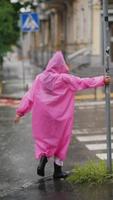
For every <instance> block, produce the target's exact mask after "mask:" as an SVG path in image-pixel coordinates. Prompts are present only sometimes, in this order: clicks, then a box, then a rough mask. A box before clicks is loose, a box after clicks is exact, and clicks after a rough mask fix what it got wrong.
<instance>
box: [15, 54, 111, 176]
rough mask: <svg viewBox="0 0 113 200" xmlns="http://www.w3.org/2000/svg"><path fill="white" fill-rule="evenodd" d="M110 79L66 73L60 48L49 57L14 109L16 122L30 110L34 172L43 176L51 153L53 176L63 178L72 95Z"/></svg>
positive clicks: (70, 129)
mask: <svg viewBox="0 0 113 200" xmlns="http://www.w3.org/2000/svg"><path fill="white" fill-rule="evenodd" d="M109 82H110V78H109V77H104V76H98V77H93V78H80V77H77V76H74V75H71V74H70V73H69V68H68V66H67V64H66V62H65V60H64V57H63V54H62V52H61V51H57V52H56V53H55V54H54V55H53V57H52V58H51V59H50V61H49V63H48V65H47V67H46V69H45V70H44V71H43V72H42V73H41V74H39V75H38V76H37V77H36V79H35V81H34V82H33V85H32V87H31V89H30V90H29V91H28V92H27V93H26V94H25V96H24V97H23V98H22V100H21V103H20V106H19V108H18V109H17V110H16V117H15V122H16V123H17V122H19V120H20V118H21V117H22V116H24V115H25V114H26V113H28V112H29V111H31V109H32V131H33V139H34V143H35V157H36V159H40V162H39V165H38V168H37V174H38V175H40V176H44V175H45V173H44V169H45V165H46V163H47V161H48V158H50V157H52V156H54V174H53V177H54V178H65V177H66V176H67V173H65V172H63V171H62V166H63V161H64V160H65V158H66V154H67V150H68V146H69V143H70V139H71V135H72V127H73V120H74V104H75V94H76V93H77V92H78V91H80V90H84V89H88V88H96V87H102V86H104V85H105V84H109Z"/></svg>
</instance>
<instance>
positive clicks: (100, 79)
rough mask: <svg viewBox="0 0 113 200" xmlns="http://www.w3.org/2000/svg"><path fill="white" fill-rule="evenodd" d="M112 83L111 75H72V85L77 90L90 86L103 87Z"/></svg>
mask: <svg viewBox="0 0 113 200" xmlns="http://www.w3.org/2000/svg"><path fill="white" fill-rule="evenodd" d="M109 83H110V77H104V76H96V77H92V78H80V77H76V76H73V75H72V76H71V86H72V88H73V89H74V90H75V91H80V90H84V89H89V88H96V87H102V86H104V85H107V84H109Z"/></svg>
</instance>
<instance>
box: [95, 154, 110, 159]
mask: <svg viewBox="0 0 113 200" xmlns="http://www.w3.org/2000/svg"><path fill="white" fill-rule="evenodd" d="M96 156H97V157H98V158H100V159H101V160H107V153H98V154H96ZM112 159H113V153H112Z"/></svg>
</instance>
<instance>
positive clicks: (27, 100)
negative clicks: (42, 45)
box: [14, 78, 37, 123]
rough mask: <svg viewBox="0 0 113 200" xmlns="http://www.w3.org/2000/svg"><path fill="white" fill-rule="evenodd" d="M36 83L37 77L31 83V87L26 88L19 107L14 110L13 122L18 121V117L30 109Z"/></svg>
mask: <svg viewBox="0 0 113 200" xmlns="http://www.w3.org/2000/svg"><path fill="white" fill-rule="evenodd" d="M36 85H37V78H36V79H35V81H34V82H33V84H32V87H31V88H30V89H29V90H28V92H27V93H26V94H25V95H24V96H23V98H22V100H21V102H20V105H19V107H18V108H17V110H16V116H15V120H14V121H15V123H17V122H19V120H20V117H22V116H24V115H25V114H27V113H28V112H30V111H31V109H32V105H33V101H34V93H35V88H36Z"/></svg>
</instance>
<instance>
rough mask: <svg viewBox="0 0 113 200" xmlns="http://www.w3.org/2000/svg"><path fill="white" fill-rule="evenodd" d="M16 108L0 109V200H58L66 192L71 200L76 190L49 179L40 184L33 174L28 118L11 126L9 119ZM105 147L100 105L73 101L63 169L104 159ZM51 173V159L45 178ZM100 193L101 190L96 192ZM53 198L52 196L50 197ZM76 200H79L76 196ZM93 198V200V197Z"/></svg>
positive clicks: (66, 197)
mask: <svg viewBox="0 0 113 200" xmlns="http://www.w3.org/2000/svg"><path fill="white" fill-rule="evenodd" d="M16 106H17V105H15V104H14V105H13V104H9V105H5V104H4V105H1V106H0V130H1V131H0V133H1V136H0V157H1V167H0V197H1V198H3V199H5V200H7V199H9V200H10V199H11V200H13V199H15V198H16V199H18V200H20V199H32V200H35V199H37V196H38V199H42V200H43V199H47V200H50V199H53V198H55V199H58V195H59V194H60V195H61V196H62V195H63V199H69V198H68V197H69V193H71V196H72V198H70V199H75V198H74V196H73V195H75V193H76V190H78V191H79V189H80V188H78V189H77V188H75V190H74V191H73V190H72V188H70V186H69V187H68V189H67V185H66V183H65V182H64V181H61V182H53V180H52V179H51V178H50V179H48V178H47V180H46V181H43V179H42V180H41V179H40V177H38V176H37V175H36V167H37V161H35V159H34V148H33V141H32V136H31V115H30V114H29V115H27V116H26V117H25V118H23V119H22V121H21V122H20V124H18V125H15V124H14V123H13V119H14V116H15V107H16ZM112 112H113V104H111V114H113V113H112ZM112 116H113V115H112ZM112 127H113V122H112ZM112 130H113V129H112ZM105 144H106V142H105V105H104V103H103V102H100V103H98V102H88V103H87V102H84V103H78V102H77V105H76V109H75V123H74V127H73V137H72V142H71V144H70V147H69V152H68V156H67V160H66V161H65V164H64V169H65V170H71V169H72V168H73V166H74V165H75V164H77V163H81V164H82V163H84V162H85V161H87V160H97V159H103V158H106V146H105ZM52 174H53V160H52V159H51V160H50V161H49V163H48V164H47V169H46V177H48V176H49V177H52ZM50 188H51V191H50ZM97 190H98V189H97ZM101 190H102V188H101V189H100V193H101ZM105 190H106V195H107V194H108V190H110V188H108V189H107V188H105ZM58 191H59V192H60V193H59V192H58ZM67 191H68V193H67ZM71 191H73V193H72V192H71ZM111 191H112V189H111ZM47 192H49V193H47ZM84 192H85V191H84ZM92 192H93V191H92ZM98 192H99V191H98ZM46 193H47V196H46ZM33 194H34V196H33ZM44 195H45V196H44ZM54 195H56V196H55V197H54ZM89 195H90V194H89ZM76 196H78V197H79V196H81V195H80V192H78V193H76ZM28 197H29V198H28ZM78 199H80V200H81V198H80V197H79V198H78ZM84 199H85V193H84ZM95 199H97V198H96V197H95ZM103 199H104V197H103ZM103 199H102V200H103ZM107 200H111V199H110V198H109V199H107Z"/></svg>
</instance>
